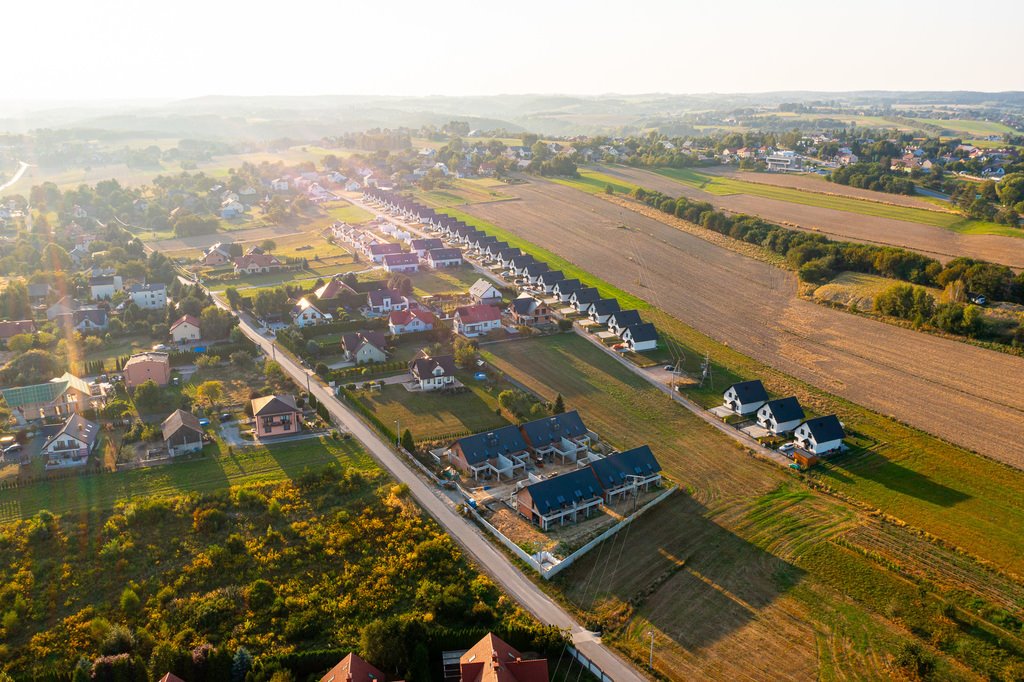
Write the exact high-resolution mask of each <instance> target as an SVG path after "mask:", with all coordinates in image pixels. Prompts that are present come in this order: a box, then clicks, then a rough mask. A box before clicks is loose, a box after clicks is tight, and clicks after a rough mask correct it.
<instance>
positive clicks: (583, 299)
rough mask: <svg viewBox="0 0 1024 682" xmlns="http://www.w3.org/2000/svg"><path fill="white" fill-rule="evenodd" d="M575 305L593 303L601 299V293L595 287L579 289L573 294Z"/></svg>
mask: <svg viewBox="0 0 1024 682" xmlns="http://www.w3.org/2000/svg"><path fill="white" fill-rule="evenodd" d="M573 296H574V297H575V300H576V302H577V303H593V302H594V301H598V300H600V299H601V292H600V291H598V290H597V288H596V287H581V288H579V289H577V290H576V291H574V292H573Z"/></svg>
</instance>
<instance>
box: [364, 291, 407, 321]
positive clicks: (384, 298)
mask: <svg viewBox="0 0 1024 682" xmlns="http://www.w3.org/2000/svg"><path fill="white" fill-rule="evenodd" d="M366 303H367V306H368V307H369V309H370V312H372V313H376V314H378V315H383V314H384V313H390V312H391V311H392V310H407V309H408V308H409V299H408V298H407V297H406V296H403V295H402V293H401V292H399V291H398V290H396V289H377V290H375V291H371V292H369V293H367V294H366Z"/></svg>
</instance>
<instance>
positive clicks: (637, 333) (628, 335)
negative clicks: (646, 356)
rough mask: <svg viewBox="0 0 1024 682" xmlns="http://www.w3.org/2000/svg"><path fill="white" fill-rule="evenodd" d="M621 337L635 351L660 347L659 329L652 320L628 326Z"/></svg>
mask: <svg viewBox="0 0 1024 682" xmlns="http://www.w3.org/2000/svg"><path fill="white" fill-rule="evenodd" d="M619 338H620V339H622V341H623V342H624V343H625V344H626V346H627V347H628V348H629V350H631V351H632V352H634V353H640V352H643V351H648V350H654V349H655V348H657V347H658V330H657V329H655V328H654V325H653V324H652V323H650V322H641V323H640V324H634V325H633V326H632V327H627V328H626V330H625V331H624V332H622V334H621V335H620V336H619Z"/></svg>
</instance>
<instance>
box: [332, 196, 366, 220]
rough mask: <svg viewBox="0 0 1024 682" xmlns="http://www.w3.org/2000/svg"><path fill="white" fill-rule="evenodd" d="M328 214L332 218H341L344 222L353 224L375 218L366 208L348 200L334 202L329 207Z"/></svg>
mask: <svg viewBox="0 0 1024 682" xmlns="http://www.w3.org/2000/svg"><path fill="white" fill-rule="evenodd" d="M327 215H328V216H329V217H330V218H331V220H340V221H341V222H343V223H349V224H351V225H358V224H359V223H365V222H366V221H368V220H373V214H372V213H370V212H369V211H367V210H366V209H365V208H359V207H358V206H355V205H353V204H350V203H348V202H347V201H345V202H332V203H331V204H330V205H329V206H328V207H327Z"/></svg>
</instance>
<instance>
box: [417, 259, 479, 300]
mask: <svg viewBox="0 0 1024 682" xmlns="http://www.w3.org/2000/svg"><path fill="white" fill-rule="evenodd" d="M481 277H482V275H481V274H480V273H478V272H477V271H476V270H474V269H473V268H472V267H470V266H468V265H462V266H459V267H457V268H444V269H441V270H421V271H420V272H417V273H415V274H413V275H410V276H409V279H411V280H412V286H413V288H414V289H415V293H416V295H417V296H436V295H437V294H464V293H466V292H467V291H469V288H470V287H471V286H473V284H475V283H476V281H477V280H478V279H480V278H481Z"/></svg>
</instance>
